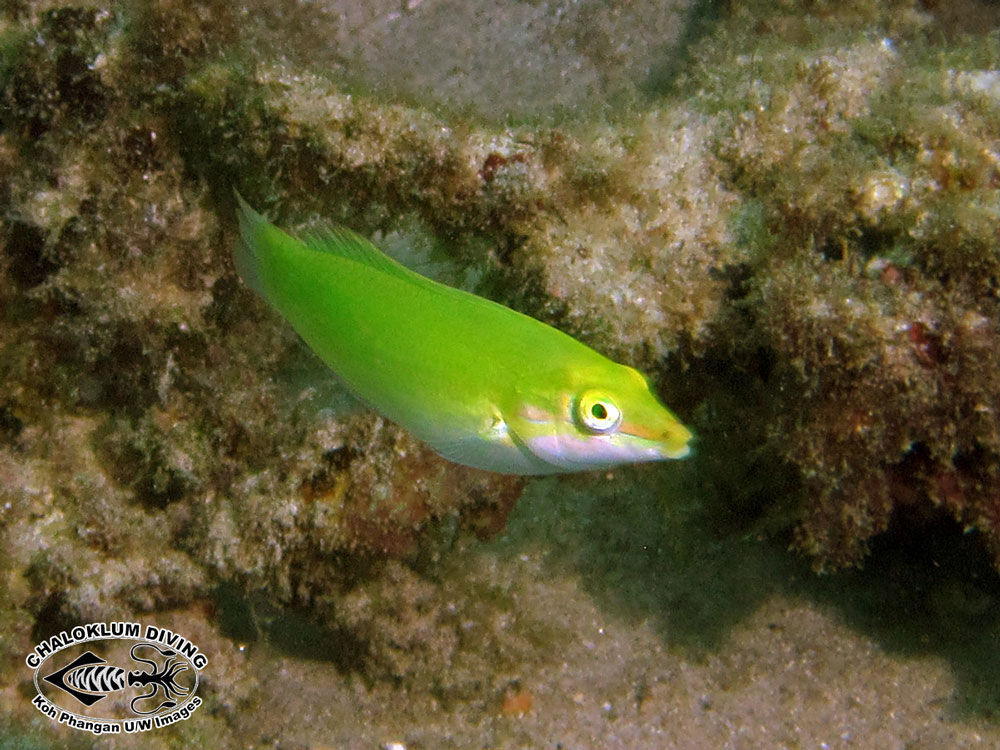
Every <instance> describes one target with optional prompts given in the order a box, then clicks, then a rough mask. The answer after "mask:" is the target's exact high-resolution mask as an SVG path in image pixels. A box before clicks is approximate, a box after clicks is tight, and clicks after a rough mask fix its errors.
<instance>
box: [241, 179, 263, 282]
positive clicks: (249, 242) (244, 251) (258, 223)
mask: <svg viewBox="0 0 1000 750" xmlns="http://www.w3.org/2000/svg"><path fill="white" fill-rule="evenodd" d="M233 194H234V195H235V196H236V202H237V203H238V204H239V212H238V214H237V219H238V220H239V223H240V238H239V239H238V240H237V241H236V246H235V247H234V248H233V261H234V263H235V264H236V272H237V273H238V274H239V275H240V278H241V279H243V283H244V284H246V285H247V286H248V287H250V288H251V289H253V290H254V291H255V292H256V293H257V294H259V295H260V296H261V297H265V296H266V295H265V294H264V288H263V286H262V285H261V283H260V276H259V268H260V261H259V258H258V256H257V247H258V237H259V235H260V231H261V229H263V228H264V227H266V226H267V219H265V218H264V217H263V216H261V215H260V214H259V213H257V212H256V211H254V210H253V209H252V208H250V205H249V204H248V203H247V202H246V201H245V200H243V196H241V195H240V194H239V193H238V192H236V190H235V189H234V190H233Z"/></svg>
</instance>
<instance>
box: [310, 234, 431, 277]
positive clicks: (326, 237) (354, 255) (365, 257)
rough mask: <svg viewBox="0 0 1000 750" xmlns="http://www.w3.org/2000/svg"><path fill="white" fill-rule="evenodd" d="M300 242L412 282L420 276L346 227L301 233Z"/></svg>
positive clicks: (311, 247) (311, 248) (322, 251)
mask: <svg viewBox="0 0 1000 750" xmlns="http://www.w3.org/2000/svg"><path fill="white" fill-rule="evenodd" d="M302 242H303V244H304V245H305V246H306V247H308V248H309V249H310V250H316V251H317V252H321V253H330V254H331V255H336V256H338V257H340V258H344V259H345V260H353V261H354V262H356V263H361V264H362V265H365V266H369V267H370V268H375V269H378V270H379V271H382V272H383V273H387V274H390V275H392V276H396V277H398V278H400V279H405V280H406V281H411V282H412V281H416V280H418V279H420V278H422V277H421V276H420V275H419V274H417V273H415V272H413V271H411V270H410V269H409V268H407V267H406V266H404V265H403V264H402V263H400V262H398V261H396V260H393V259H392V258H390V257H389V256H388V255H386V254H385V253H383V252H382V251H381V250H379V249H378V248H377V247H375V245H373V244H372V243H371V242H369V241H368V240H366V239H365V238H364V237H362V236H361V235H360V234H357V233H355V232H352V231H351V230H350V229H347V228H346V227H341V226H333V227H329V228H327V229H323V230H322V231H319V232H316V233H313V234H306V235H303V236H302Z"/></svg>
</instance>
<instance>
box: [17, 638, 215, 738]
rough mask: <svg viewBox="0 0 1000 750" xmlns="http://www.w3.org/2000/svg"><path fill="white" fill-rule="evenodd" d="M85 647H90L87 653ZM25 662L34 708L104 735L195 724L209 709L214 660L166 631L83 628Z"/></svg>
mask: <svg viewBox="0 0 1000 750" xmlns="http://www.w3.org/2000/svg"><path fill="white" fill-rule="evenodd" d="M101 642H104V645H103V646H102V647H98V646H96V645H93V646H91V644H97V643H101ZM82 644H87V645H88V646H91V647H88V648H86V650H82V649H81V648H80V647H81V645H82ZM130 644H131V645H130ZM126 649H127V651H126ZM78 651H82V652H81V653H76V652H78ZM74 654H75V655H74ZM109 654H110V655H113V656H112V658H104V657H105V656H108V655H109ZM25 662H26V663H27V665H28V666H29V667H31V668H32V669H34V670H35V689H36V690H37V692H38V695H37V696H35V698H34V700H32V704H33V705H34V706H35V707H36V708H38V710H39V711H41V712H42V713H43V714H45V715H46V716H48V717H49V718H51V719H54V720H56V721H58V722H59V723H60V724H66V725H67V726H70V727H73V728H75V729H82V730H84V731H89V732H92V733H94V734H98V735H99V734H119V733H122V732H124V733H126V734H133V733H136V732H144V731H147V730H150V729H159V728H160V727H164V726H168V725H169V724H173V723H174V722H177V721H183V720H184V719H187V718H189V717H190V716H191V714H192V713H194V711H195V709H197V708H198V706H200V705H201V704H202V700H201V698H199V697H198V696H196V695H195V691H196V690H197V688H198V681H199V673H200V671H201V670H202V669H204V668H205V666H206V665H207V664H208V659H207V657H206V656H205V655H204V654H202V653H201V651H200V650H199V649H198V647H197V646H195V645H194V644H193V643H192V642H191V641H189V640H188V639H187V638H184V637H183V636H181V635H178V634H177V633H174V632H172V631H170V630H167V629H166V628H160V627H156V626H154V625H147V626H146V627H145V630H143V629H142V626H141V625H140V624H139V623H137V622H112V623H91V624H89V625H78V626H77V627H75V628H72V629H71V630H69V631H63V632H62V633H60V634H58V635H54V636H52V637H51V638H47V639H46V640H44V641H42V642H41V643H39V644H38V645H37V646H35V648H34V649H32V651H31V652H30V653H29V654H28V656H27V658H26V659H25ZM122 664H124V665H125V666H120V665H122ZM130 667H134V668H130ZM108 698H110V700H108V701H106V703H105V704H103V706H104V707H103V708H102V703H101V702H102V701H105V699H108ZM95 707H96V708H95ZM71 709H72V710H71ZM78 711H85V712H86V715H81V714H80V713H77V712H78Z"/></svg>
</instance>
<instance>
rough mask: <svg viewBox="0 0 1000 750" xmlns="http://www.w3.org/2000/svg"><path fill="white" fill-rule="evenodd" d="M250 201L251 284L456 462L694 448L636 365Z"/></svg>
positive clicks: (241, 261) (524, 466)
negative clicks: (267, 213)
mask: <svg viewBox="0 0 1000 750" xmlns="http://www.w3.org/2000/svg"><path fill="white" fill-rule="evenodd" d="M237 200H238V201H239V206H240V209H239V210H240V213H239V223H240V235H241V239H240V242H239V243H237V246H236V250H235V260H236V268H237V270H238V271H239V274H240V276H241V277H242V278H243V280H244V282H245V283H246V284H247V285H248V286H249V287H250V288H252V289H253V290H254V291H256V292H257V293H258V294H260V295H261V296H262V297H264V298H265V299H266V300H267V301H268V302H270V303H271V304H272V305H273V306H274V307H275V308H277V310H278V312H280V313H281V314H282V315H283V316H285V318H286V319H287V320H288V321H289V322H290V323H291V324H292V326H293V327H294V328H295V330H296V331H297V332H298V333H299V335H300V336H301V337H302V338H303V339H305V341H306V343H307V344H309V346H310V347H312V349H313V351H315V352H316V354H318V355H319V356H320V358H321V359H322V360H323V361H324V362H326V364H327V365H329V366H330V367H331V368H332V369H333V370H334V372H336V373H337V375H339V376H340V377H341V378H342V379H343V381H344V382H345V383H346V384H347V386H348V387H349V388H351V390H353V391H354V392H355V393H356V394H357V395H359V396H360V397H361V398H363V399H364V400H366V401H368V402H369V403H370V404H371V405H372V406H374V407H375V408H376V409H377V410H378V411H379V412H381V413H382V414H383V415H384V416H386V417H387V418H388V419H390V420H392V421H393V422H395V423H397V424H399V425H401V426H402V427H405V428H406V429H407V430H409V431H410V432H411V433H412V434H413V435H414V436H415V437H417V438H419V439H420V440H423V441H424V442H426V443H427V444H428V445H430V446H431V447H432V448H433V449H434V450H436V451H437V452H438V453H440V454H441V455H442V456H444V457H445V458H447V459H449V460H451V461H454V462H456V463H460V464H465V465H466V466H473V467H476V468H479V469H486V470H488V471H496V472H501V473H505V474H555V473H559V472H571V471H586V470H590V469H606V468H609V467H612V466H617V465H619V464H627V463H634V462H638V461H659V460H662V459H666V458H683V457H684V456H687V455H688V453H689V452H690V447H689V445H688V442H689V441H690V440H691V432H690V431H689V430H688V429H687V428H686V427H685V426H684V425H682V424H681V423H680V422H679V421H678V420H677V418H676V417H675V416H674V415H673V414H671V413H670V411H668V410H667V409H666V408H665V407H664V406H663V405H662V404H661V403H660V402H659V401H658V400H657V398H656V396H654V395H653V393H652V391H651V390H650V387H649V383H648V382H647V381H646V379H645V378H644V377H643V376H642V375H640V374H639V373H638V372H637V371H636V370H633V369H632V368H631V367H626V366H624V365H620V364H617V363H615V362H612V361H611V360H610V359H607V358H606V357H604V356H602V355H600V354H598V353H597V352H595V351H594V350H593V349H591V348H589V347H587V346H585V345H584V344H581V343H580V342H579V341H577V340H576V339H574V338H572V337H570V336H568V335H566V334H565V333H562V332H561V331H558V330H556V329H555V328H553V327H551V326H549V325H546V324H545V323H541V322H539V321H537V320H535V319H534V318H529V317H528V316H527V315H522V314H521V313H519V312H516V311H514V310H511V309H510V308H507V307H504V306H502V305H499V304H497V303H495V302H491V301H490V300H488V299H484V298H482V297H477V296H476V295H474V294H470V293H468V292H464V291H462V290H460V289H454V288H452V287H449V286H445V285H443V284H439V283H438V282H436V281H432V280H431V279H428V278H426V277H424V276H421V275H420V274H418V273H415V272H414V271H411V270H410V269H408V268H406V267H405V266H403V265H401V264H399V263H397V262H396V261H395V260H393V259H391V258H390V257H389V256H387V255H385V254H384V253H382V252H381V251H380V250H378V249H377V248H376V247H375V246H374V245H372V244H371V243H370V242H368V240H366V239H364V238H363V237H360V236H359V235H357V234H354V233H353V232H351V231H349V230H347V229H343V228H334V229H330V230H329V231H328V232H326V233H324V234H320V235H316V236H312V237H307V238H305V239H302V240H299V239H295V238H294V237H292V236H290V235H288V234H286V233H285V232H283V231H282V230H280V229H278V228H277V227H276V226H274V225H273V224H270V223H268V222H267V220H266V219H264V217H262V216H261V215H260V214H258V213H256V212H255V211H254V210H253V209H252V208H250V206H248V205H247V204H246V203H245V202H244V201H243V199H242V198H240V197H239V196H237Z"/></svg>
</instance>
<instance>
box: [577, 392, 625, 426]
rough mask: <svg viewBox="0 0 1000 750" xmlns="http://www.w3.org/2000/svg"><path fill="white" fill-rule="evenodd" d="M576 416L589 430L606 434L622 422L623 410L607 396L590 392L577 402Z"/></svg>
mask: <svg viewBox="0 0 1000 750" xmlns="http://www.w3.org/2000/svg"><path fill="white" fill-rule="evenodd" d="M576 418H577V421H578V422H579V423H580V425H581V426H582V427H583V428H584V429H585V430H587V432H592V433H594V434H595V435H606V434H607V433H609V432H614V430H616V429H617V428H618V425H620V424H621V421H622V412H621V409H619V408H618V407H617V406H615V402H614V401H612V400H611V399H609V398H608V397H607V396H604V395H602V394H600V393H589V392H588V393H584V394H583V395H582V396H580V398H579V399H578V400H577V402H576Z"/></svg>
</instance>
